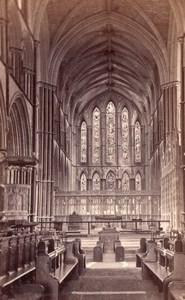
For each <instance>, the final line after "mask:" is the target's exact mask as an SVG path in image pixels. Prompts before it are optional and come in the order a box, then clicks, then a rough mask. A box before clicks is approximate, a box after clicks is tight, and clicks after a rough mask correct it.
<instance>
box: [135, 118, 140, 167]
mask: <svg viewBox="0 0 185 300" xmlns="http://www.w3.org/2000/svg"><path fill="white" fill-rule="evenodd" d="M135 162H141V125H140V123H139V122H138V121H137V122H136V123H135Z"/></svg>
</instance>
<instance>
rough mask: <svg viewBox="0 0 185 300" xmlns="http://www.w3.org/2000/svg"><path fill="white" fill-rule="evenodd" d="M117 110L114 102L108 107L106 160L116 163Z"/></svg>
mask: <svg viewBox="0 0 185 300" xmlns="http://www.w3.org/2000/svg"><path fill="white" fill-rule="evenodd" d="M115 122H116V109H115V106H114V104H113V102H112V101H110V102H109V103H108V104H107V107H106V160H107V162H108V163H114V162H115V161H116V126H115Z"/></svg>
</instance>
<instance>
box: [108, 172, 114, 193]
mask: <svg viewBox="0 0 185 300" xmlns="http://www.w3.org/2000/svg"><path fill="white" fill-rule="evenodd" d="M106 186H107V190H109V191H114V190H115V188H116V178H115V175H114V173H112V172H110V173H109V174H108V175H107V180H106Z"/></svg>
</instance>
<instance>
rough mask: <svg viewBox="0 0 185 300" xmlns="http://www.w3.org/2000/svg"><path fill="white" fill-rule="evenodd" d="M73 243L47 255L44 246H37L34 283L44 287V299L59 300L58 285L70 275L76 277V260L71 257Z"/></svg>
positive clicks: (42, 243)
mask: <svg viewBox="0 0 185 300" xmlns="http://www.w3.org/2000/svg"><path fill="white" fill-rule="evenodd" d="M73 243H74V242H67V243H66V245H65V246H64V245H61V246H60V247H56V248H55V249H54V250H53V251H52V252H50V253H47V251H46V249H47V247H46V244H45V242H44V241H40V243H39V244H38V253H37V254H38V256H37V258H36V283H38V284H41V285H43V286H44V289H45V297H49V299H50V300H58V299H59V291H60V285H61V284H62V283H63V282H64V280H65V279H66V278H67V277H69V276H70V275H73V276H78V259H77V258H76V257H75V256H74V255H73V250H74V244H73Z"/></svg>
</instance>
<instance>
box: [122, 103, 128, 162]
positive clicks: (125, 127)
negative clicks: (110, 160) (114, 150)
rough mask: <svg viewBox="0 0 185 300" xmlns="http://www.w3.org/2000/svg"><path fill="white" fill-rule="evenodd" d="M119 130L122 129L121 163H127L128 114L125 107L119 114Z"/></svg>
mask: <svg viewBox="0 0 185 300" xmlns="http://www.w3.org/2000/svg"><path fill="white" fill-rule="evenodd" d="M121 128H122V159H123V163H125V164H127V163H128V158H129V157H128V154H129V112H128V109H127V108H126V107H124V108H123V109H122V112H121Z"/></svg>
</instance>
